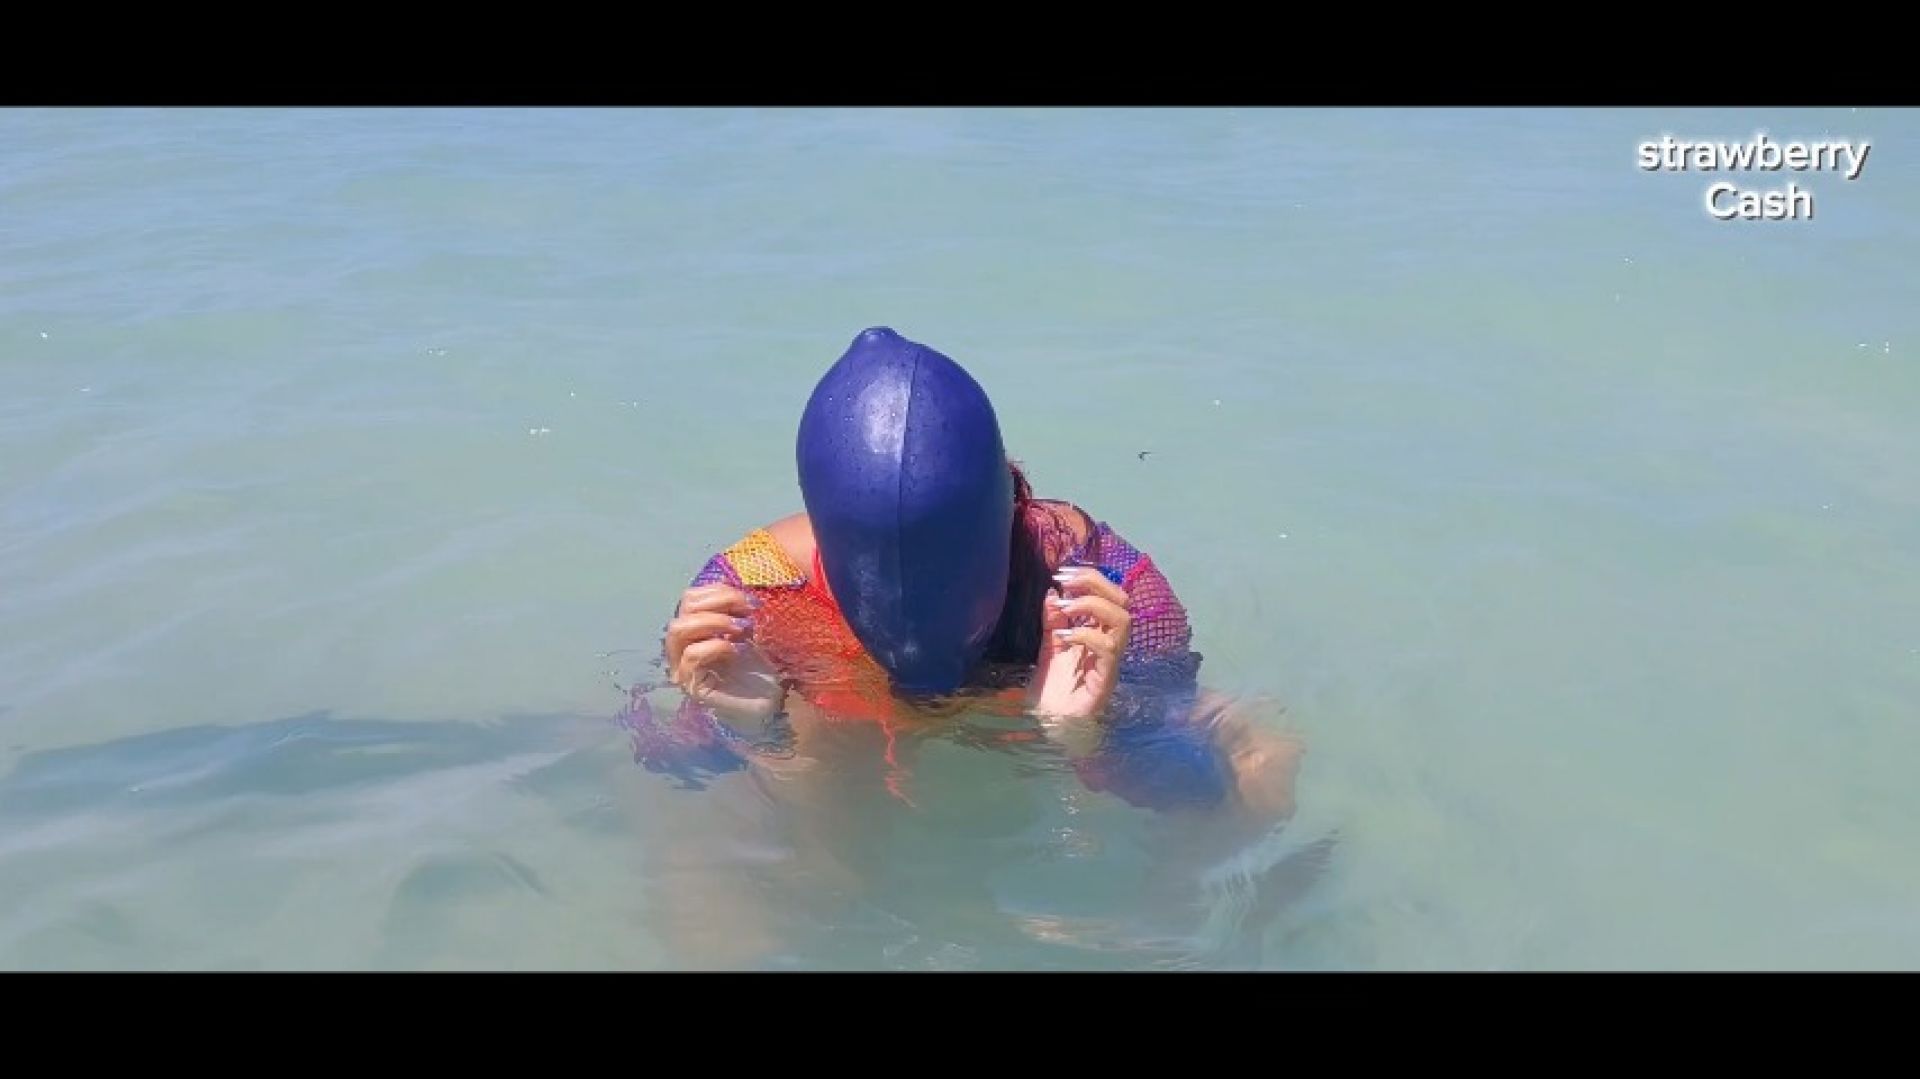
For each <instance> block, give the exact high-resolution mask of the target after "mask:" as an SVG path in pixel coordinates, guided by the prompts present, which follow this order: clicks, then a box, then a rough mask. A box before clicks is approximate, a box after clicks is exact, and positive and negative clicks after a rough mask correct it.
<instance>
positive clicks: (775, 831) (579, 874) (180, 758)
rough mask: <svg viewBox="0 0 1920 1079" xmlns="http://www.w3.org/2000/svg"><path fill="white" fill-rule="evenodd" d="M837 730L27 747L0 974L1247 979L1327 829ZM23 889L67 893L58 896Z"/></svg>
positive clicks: (293, 736) (956, 729)
mask: <svg viewBox="0 0 1920 1079" xmlns="http://www.w3.org/2000/svg"><path fill="white" fill-rule="evenodd" d="M839 730H840V733H841V736H842V737H843V738H844V741H842V742H841V743H840V744H838V745H835V746H832V747H829V748H828V749H827V751H826V752H824V753H821V754H819V755H815V756H799V755H795V754H791V753H786V754H782V753H779V752H772V753H769V754H766V755H764V756H758V757H756V759H755V763H754V765H753V766H752V767H750V768H746V769H730V770H727V771H724V772H722V773H719V774H712V775H706V776H704V777H701V778H697V779H696V778H690V777H689V776H687V775H682V776H678V777H676V776H670V775H666V774H662V773H660V772H655V771H648V770H647V769H645V768H643V767H641V766H639V765H638V764H637V763H636V762H635V761H634V760H633V758H632V756H631V755H630V751H631V742H630V741H629V740H628V739H627V737H626V735H627V731H626V730H625V728H624V727H623V726H621V725H619V724H617V723H611V722H609V721H608V720H606V719H605V718H604V717H591V716H513V717H502V718H500V719H497V720H494V721H491V722H486V723H464V722H440V723H421V722H386V721H378V720H360V719H349V718H343V717H336V716H332V715H329V714H325V713H315V714H312V715H305V716H298V717H290V718H288V719H284V720H277V721H272V722H265V723H259V724H250V725H239V726H230V727H200V728H186V729H181V730H177V731H169V732H164V733H159V734H152V735H141V736H136V737H134V738H129V739H125V740H122V741H119V742H115V743H106V744H100V745H93V746H84V747H74V748H69V749H64V750H57V751H50V752H46V753H38V754H31V755H29V756H27V757H26V758H24V759H22V760H21V761H20V762H19V763H18V765H17V766H16V767H15V768H14V769H13V770H12V771H11V772H10V773H9V774H8V775H7V776H6V777H5V778H4V779H3V780H0V837H4V838H0V865H5V866H6V867H7V870H8V871H7V872H6V873H4V874H0V904H4V906H5V907H6V909H8V910H9V912H10V915H9V921H8V932H7V933H6V934H5V935H3V936H0V955H4V956H5V959H6V962H5V965H6V966H8V967H13V968H27V969H43V968H47V969H51V968H74V967H78V968H124V967H141V968H167V969H235V968H238V969H248V968H269V969H271V968H285V967H292V968H320V969H349V968H360V967H374V968H400V969H418V968H459V969H471V968H509V969H511V968H546V967H562V968H578V969H598V968H609V967H645V968H652V969H706V968H727V969H780V968H789V967H792V968H800V969H989V968H997V969H1009V968H1011V969H1033V968H1066V969H1087V968H1102V969H1105V968H1111V969H1142V968H1167V969H1200V968H1207V967H1225V968H1246V967H1250V966H1259V965H1261V962H1262V960H1261V958H1260V948H1259V941H1260V939H1261V931H1262V929H1263V928H1264V927H1265V926H1266V925H1267V924H1268V923H1269V922H1270V921H1271V919H1272V916H1273V915H1274V913H1275V912H1276V911H1277V910H1279V909H1280V908H1281V907H1282V906H1283V905H1285V904H1287V903H1289V902H1297V901H1299V900H1300V899H1301V898H1302V897H1303V895H1304V894H1305V893H1306V890H1307V889H1308V887H1309V886H1310V884H1311V882H1312V880H1313V878H1314V877H1315V876H1316V875H1317V874H1318V873H1319V872H1320V871H1321V870H1322V869H1324V868H1325V866H1326V864H1327V860H1328V857H1329V855H1330V854H1331V852H1332V840H1331V837H1324V836H1323V837H1319V838H1318V840H1317V841H1298V840H1295V839H1293V838H1292V837H1291V836H1288V835H1286V834H1285V833H1284V829H1280V828H1268V827H1262V826H1258V825H1252V824H1250V823H1249V822H1248V821H1245V820H1238V821H1236V820H1232V819H1230V816H1222V815H1218V814H1191V813H1189V814H1169V815H1161V814H1155V813H1152V812H1148V811H1144V810H1140V809H1137V808H1134V807H1131V806H1127V805H1125V804H1124V803H1122V802H1119V801H1118V800H1116V799H1113V798H1111V797H1109V796H1104V795H1098V794H1094V793H1092V792H1090V791H1088V790H1087V789H1086V788H1085V786H1084V785H1083V784H1082V783H1080V782H1079V780H1078V779H1077V778H1076V776H1075V774H1074V772H1073V770H1072V769H1071V768H1070V767H1068V766H1067V765H1066V764H1065V763H1064V762H1063V760H1062V759H1061V757H1060V755H1059V754H1058V753H1057V752H1054V751H1052V750H1050V749H1049V748H1047V747H1046V746H1045V745H1044V744H1042V743H1037V742H1035V741H1032V740H1027V739H1018V738H1007V737H1005V736H1006V735H1008V734H1010V733H1014V732H1016V731H1018V730H1019V724H1016V723H1010V722H1009V721H1008V719H1007V717H1005V716H1003V715H1002V716H995V715H976V716H968V715H956V716H951V717H948V718H947V719H945V720H943V721H942V722H941V723H940V724H939V725H938V729H937V731H932V730H930V731H928V732H923V733H921V734H919V735H916V736H913V737H906V738H900V739H897V740H896V742H895V743H894V744H893V745H892V746H890V747H889V746H886V745H884V744H881V743H878V742H876V741H875V739H876V736H877V735H878V734H879V731H878V729H877V728H875V727H873V726H871V725H867V724H859V725H848V726H846V727H844V728H840V729H839ZM502 791H504V792H506V793H507V796H506V797H504V798H503V797H502V796H501V794H500V793H499V792H502ZM155 849H164V850H167V851H169V852H170V854H169V856H168V857H167V858H166V859H164V860H161V861H156V860H154V859H153V858H152V857H151V854H150V852H151V851H153V850H155ZM348 866H351V867H354V868H353V871H352V872H343V869H344V868H345V867H348ZM49 879H60V880H66V881H73V880H81V881H84V882H85V884H84V885H83V886H82V887H80V888H79V889H78V890H77V894H76V893H69V894H68V895H66V896H65V897H63V896H62V895H61V893H59V892H55V891H50V890H49V889H47V888H46V887H45V886H44V885H45V882H46V881H47V880H49ZM293 922H300V923H302V924H304V925H305V926H306V933H305V935H292V936H289V935H288V934H289V931H290V929H291V924H290V923H293Z"/></svg>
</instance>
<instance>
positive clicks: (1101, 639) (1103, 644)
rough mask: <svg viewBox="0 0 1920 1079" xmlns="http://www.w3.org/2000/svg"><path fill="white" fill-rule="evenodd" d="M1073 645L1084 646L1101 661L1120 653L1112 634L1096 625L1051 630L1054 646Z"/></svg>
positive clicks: (1070, 646)
mask: <svg viewBox="0 0 1920 1079" xmlns="http://www.w3.org/2000/svg"><path fill="white" fill-rule="evenodd" d="M1074 645H1082V646H1084V647H1085V648H1086V650H1087V652H1088V653H1089V654H1091V655H1093V656H1094V657H1096V658H1098V659H1100V660H1102V661H1107V660H1112V659H1114V658H1115V657H1117V656H1118V655H1119V654H1120V648H1119V645H1118V643H1117V642H1116V641H1115V640H1114V639H1113V634H1112V633H1109V632H1106V631H1103V630H1101V629H1099V628H1098V627H1095V626H1072V627H1069V628H1067V629H1056V630H1054V631H1053V646H1054V647H1055V648H1061V649H1064V648H1072V647H1073V646H1074Z"/></svg>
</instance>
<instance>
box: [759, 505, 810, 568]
mask: <svg viewBox="0 0 1920 1079" xmlns="http://www.w3.org/2000/svg"><path fill="white" fill-rule="evenodd" d="M760 531H762V532H765V533H766V534H767V535H768V536H771V537H772V538H773V542H775V543H776V544H779V546H780V550H781V552H782V553H783V554H785V555H786V556H787V558H788V559H790V560H791V561H792V562H793V564H794V565H796V566H800V567H803V568H804V567H807V566H811V565H813V550H814V542H813V521H812V520H811V519H810V518H808V517H807V515H806V514H805V513H804V512H802V513H790V514H788V515H787V516H785V517H782V518H780V519H779V520H777V521H775V522H773V523H772V524H770V525H768V526H766V527H765V528H763V529H761V530H760Z"/></svg>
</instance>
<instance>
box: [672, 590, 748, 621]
mask: <svg viewBox="0 0 1920 1079" xmlns="http://www.w3.org/2000/svg"><path fill="white" fill-rule="evenodd" d="M759 606H760V601H759V600H757V599H755V598H753V596H752V595H750V594H749V593H746V592H742V591H741V590H740V589H738V588H735V587H733V586H732V585H725V584H707V585H701V586H700V587H699V588H689V589H687V590H686V592H684V593H682V594H681V596H680V613H681V614H683V615H687V614H701V613H704V612H709V611H719V612H724V613H726V614H732V615H740V616H742V617H744V616H746V615H749V614H752V613H753V612H754V610H756V609H757V608H758V607H759Z"/></svg>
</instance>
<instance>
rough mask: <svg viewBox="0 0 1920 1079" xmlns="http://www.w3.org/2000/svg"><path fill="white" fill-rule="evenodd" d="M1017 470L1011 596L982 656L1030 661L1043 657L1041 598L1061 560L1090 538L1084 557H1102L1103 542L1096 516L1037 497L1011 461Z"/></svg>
mask: <svg viewBox="0 0 1920 1079" xmlns="http://www.w3.org/2000/svg"><path fill="white" fill-rule="evenodd" d="M1007 468H1008V469H1009V470H1010V471H1012V473H1013V544H1012V547H1011V551H1010V553H1009V558H1010V563H1009V565H1008V573H1007V598H1006V603H1005V605H1004V606H1003V607H1002V608H1001V610H1000V621H999V623H998V624H997V625H996V626H995V627H994V630H993V636H992V637H991V638H990V639H989V643H988V645H987V651H986V655H985V656H984V657H983V659H984V661H985V662H987V663H993V664H1031V663H1033V662H1034V661H1036V660H1037V659H1039V657H1040V645H1041V640H1040V637H1041V629H1042V621H1041V611H1040V601H1041V599H1042V598H1043V597H1044V596H1046V594H1047V589H1049V588H1051V587H1052V586H1053V573H1054V570H1055V567H1056V564H1057V562H1058V560H1059V559H1060V558H1061V557H1063V556H1064V555H1065V554H1066V552H1067V551H1070V550H1072V549H1073V548H1074V547H1076V546H1078V544H1077V543H1076V542H1075V539H1076V537H1078V536H1085V537H1087V540H1086V542H1087V550H1086V552H1085V556H1086V558H1087V559H1088V560H1089V561H1098V559H1099V552H1098V550H1096V549H1094V548H1095V547H1097V545H1098V544H1099V538H1098V536H1097V535H1096V530H1095V528H1094V523H1093V519H1092V518H1091V517H1089V516H1088V515H1087V513H1086V511H1084V510H1082V509H1080V507H1078V506H1074V505H1072V504H1070V503H1065V502H1054V501H1050V500H1043V499H1037V498H1035V497H1033V485H1032V484H1031V483H1030V482H1028V480H1027V475H1026V473H1025V472H1024V471H1022V470H1021V468H1020V466H1019V464H1018V463H1016V462H1013V461H1008V462H1007Z"/></svg>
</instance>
